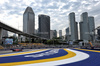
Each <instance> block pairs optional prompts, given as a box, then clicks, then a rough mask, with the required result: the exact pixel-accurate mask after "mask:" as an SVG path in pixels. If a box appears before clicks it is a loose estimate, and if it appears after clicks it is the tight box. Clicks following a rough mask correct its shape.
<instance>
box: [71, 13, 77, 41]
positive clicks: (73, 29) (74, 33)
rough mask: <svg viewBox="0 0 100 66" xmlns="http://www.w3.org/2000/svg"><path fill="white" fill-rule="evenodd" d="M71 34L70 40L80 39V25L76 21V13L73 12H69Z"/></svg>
mask: <svg viewBox="0 0 100 66" xmlns="http://www.w3.org/2000/svg"><path fill="white" fill-rule="evenodd" d="M69 35H70V40H72V41H75V40H78V26H77V22H76V21H75V13H74V12H72V13H70V14H69Z"/></svg>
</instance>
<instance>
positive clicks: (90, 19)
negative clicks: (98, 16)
mask: <svg viewBox="0 0 100 66" xmlns="http://www.w3.org/2000/svg"><path fill="white" fill-rule="evenodd" d="M88 24H89V32H90V40H92V41H93V40H94V38H95V37H94V32H95V23H94V17H92V16H90V17H88Z"/></svg>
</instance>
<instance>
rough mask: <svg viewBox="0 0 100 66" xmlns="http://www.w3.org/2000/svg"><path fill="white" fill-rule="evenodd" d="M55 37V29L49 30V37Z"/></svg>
mask: <svg viewBox="0 0 100 66" xmlns="http://www.w3.org/2000/svg"><path fill="white" fill-rule="evenodd" d="M52 38H57V31H56V30H50V39H52Z"/></svg>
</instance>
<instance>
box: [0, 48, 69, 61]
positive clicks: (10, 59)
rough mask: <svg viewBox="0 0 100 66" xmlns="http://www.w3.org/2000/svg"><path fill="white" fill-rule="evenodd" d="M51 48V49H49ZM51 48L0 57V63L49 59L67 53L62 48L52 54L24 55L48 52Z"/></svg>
mask: <svg viewBox="0 0 100 66" xmlns="http://www.w3.org/2000/svg"><path fill="white" fill-rule="evenodd" d="M51 50H53V49H51ZM51 50H47V51H43V52H39V53H31V54H25V55H18V56H9V57H0V63H12V62H22V61H31V60H42V59H49V58H55V57H60V56H64V55H67V54H68V53H67V52H66V51H65V50H64V49H59V52H58V53H56V54H52V55H47V56H41V57H25V56H26V55H36V54H41V53H45V52H49V51H51Z"/></svg>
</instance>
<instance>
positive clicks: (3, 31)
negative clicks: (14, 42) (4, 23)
mask: <svg viewBox="0 0 100 66" xmlns="http://www.w3.org/2000/svg"><path fill="white" fill-rule="evenodd" d="M2 37H8V31H7V30H4V29H3V30H2Z"/></svg>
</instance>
